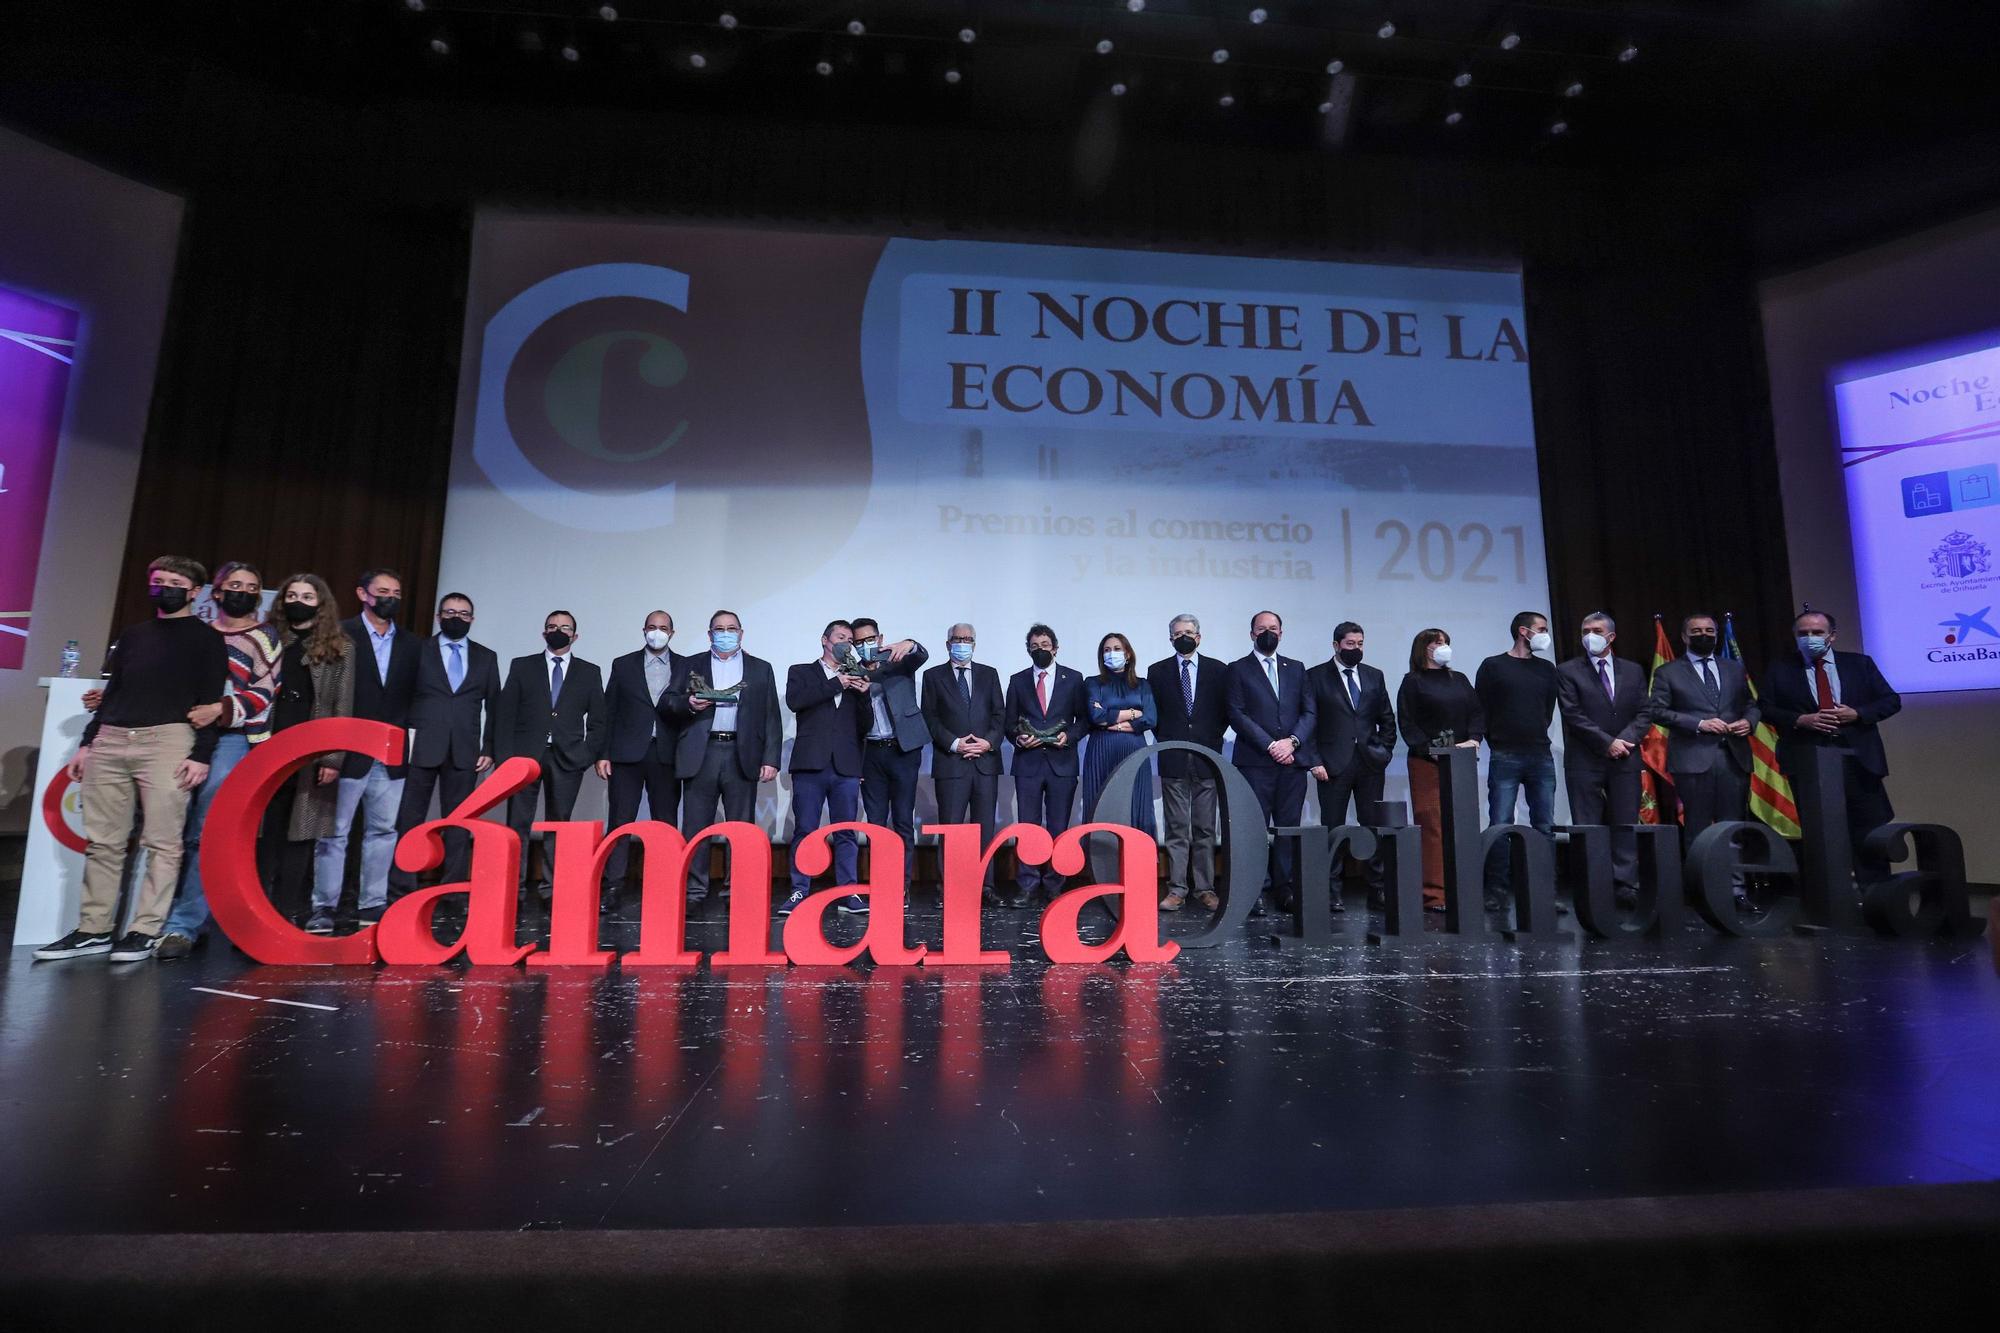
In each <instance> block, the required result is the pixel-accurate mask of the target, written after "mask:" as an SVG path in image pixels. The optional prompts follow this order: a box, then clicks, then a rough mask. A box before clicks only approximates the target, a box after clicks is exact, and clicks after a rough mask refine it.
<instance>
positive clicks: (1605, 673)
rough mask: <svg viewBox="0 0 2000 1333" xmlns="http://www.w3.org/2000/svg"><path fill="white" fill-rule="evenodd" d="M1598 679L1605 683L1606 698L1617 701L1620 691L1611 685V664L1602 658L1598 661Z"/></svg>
mask: <svg viewBox="0 0 2000 1333" xmlns="http://www.w3.org/2000/svg"><path fill="white" fill-rule="evenodd" d="M1597 678H1598V679H1599V680H1601V681H1603V682H1604V697H1605V698H1607V699H1616V698H1617V697H1618V691H1617V690H1616V689H1615V688H1613V686H1612V684H1611V664H1610V663H1609V662H1607V661H1605V660H1604V659H1603V658H1601V657H1600V658H1598V659H1597Z"/></svg>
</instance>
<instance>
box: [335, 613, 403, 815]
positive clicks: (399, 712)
mask: <svg viewBox="0 0 2000 1333" xmlns="http://www.w3.org/2000/svg"><path fill="white" fill-rule="evenodd" d="M340 627H341V628H342V629H344V630H346V631H347V637H348V638H349V639H351V640H352V641H353V643H354V651H355V653H356V657H355V659H354V716H356V717H365V718H369V719H371V720H372V721H376V722H387V723H388V724H389V725H390V726H392V727H407V726H409V725H410V699H411V696H413V695H414V694H415V693H416V690H417V645H418V643H419V642H421V640H419V639H418V638H417V636H416V635H414V634H411V633H410V632H409V631H407V630H405V629H404V628H403V627H402V626H400V625H398V626H397V627H396V634H395V637H394V638H392V639H390V640H389V676H388V679H387V680H384V679H383V678H382V674H381V672H379V671H377V670H376V669H375V643H374V640H373V639H372V638H370V637H369V634H368V627H367V625H366V624H365V623H364V622H363V620H362V618H361V617H360V616H351V617H349V618H348V619H346V620H343V621H341V622H340ZM374 762H375V761H374V760H372V759H370V758H369V757H368V756H367V755H364V754H350V755H348V756H347V758H346V760H345V761H344V762H343V763H342V765H341V769H340V775H341V776H342V777H344V778H365V777H367V776H368V769H369V766H370V765H371V764H373V763H374ZM404 772H405V769H404V768H403V767H402V766H400V765H399V766H397V767H394V768H391V769H390V770H389V776H390V777H392V778H400V777H402V776H403V774H404Z"/></svg>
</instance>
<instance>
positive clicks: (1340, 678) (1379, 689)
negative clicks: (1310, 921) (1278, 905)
mask: <svg viewBox="0 0 2000 1333" xmlns="http://www.w3.org/2000/svg"><path fill="white" fill-rule="evenodd" d="M1367 643H1368V639H1367V635H1366V633H1365V632H1364V631H1363V630H1362V628H1361V626H1359V625H1357V624H1355V623H1354V622H1353V621H1351V620H1343V621H1341V622H1340V623H1339V624H1338V625H1335V626H1334V627H1333V659H1332V660H1331V661H1327V662H1322V663H1320V664H1319V665H1318V666H1316V667H1314V668H1313V669H1312V670H1310V671H1308V672H1306V688H1307V689H1308V690H1309V691H1310V692H1311V693H1312V697H1313V715H1314V716H1315V717H1316V718H1317V719H1318V723H1317V725H1316V726H1314V728H1313V733H1312V735H1310V736H1308V737H1306V748H1307V749H1308V750H1310V751H1311V754H1310V755H1309V756H1308V757H1307V760H1306V762H1307V763H1308V764H1309V765H1310V771H1311V773H1312V775H1313V777H1314V779H1316V780H1317V781H1318V783H1319V822H1320V823H1321V824H1324V825H1326V826H1327V827H1328V828H1333V827H1336V826H1338V825H1340V824H1344V823H1346V822H1347V811H1348V807H1349V805H1350V804H1351V805H1352V806H1353V808H1354V822H1355V823H1357V824H1373V823H1374V822H1375V820H1376V811H1375V807H1376V805H1377V804H1378V803H1379V802H1380V801H1381V799H1382V789H1383V786H1384V782H1383V778H1382V773H1383V770H1385V769H1387V768H1388V767H1389V760H1390V758H1391V757H1392V756H1393V755H1394V753H1395V750H1396V710H1395V708H1394V707H1393V706H1392V705H1391V704H1390V702H1389V682H1388V680H1387V678H1386V677H1384V676H1383V675H1382V673H1381V672H1380V671H1378V670H1377V669H1376V668H1374V667H1372V666H1369V665H1368V664H1367V663H1365V662H1363V661H1362V660H1361V655H1362V652H1363V651H1364V649H1365V648H1366V646H1367ZM1342 875H1343V868H1342V866H1340V865H1336V866H1335V867H1334V870H1333V886H1334V892H1333V910H1334V911H1336V912H1338V911H1342V910H1344V909H1345V904H1344V903H1342V902H1341V895H1340V882H1341V878H1342ZM1367 878H1368V902H1369V905H1370V906H1372V907H1380V906H1381V905H1382V861H1381V858H1380V857H1375V858H1371V859H1370V860H1369V862H1368V870H1367ZM1307 888H1308V889H1309V890H1311V891H1314V892H1317V891H1318V888H1319V886H1318V885H1308V886H1307Z"/></svg>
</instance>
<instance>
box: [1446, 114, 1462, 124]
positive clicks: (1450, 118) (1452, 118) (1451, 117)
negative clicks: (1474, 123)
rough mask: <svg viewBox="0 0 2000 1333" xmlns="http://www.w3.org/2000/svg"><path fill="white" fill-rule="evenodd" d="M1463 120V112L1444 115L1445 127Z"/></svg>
mask: <svg viewBox="0 0 2000 1333" xmlns="http://www.w3.org/2000/svg"><path fill="white" fill-rule="evenodd" d="M1464 119H1465V113H1464V112H1463V111H1448V112H1446V113H1445V118H1444V123H1445V124H1447V125H1456V124H1458V122H1459V121H1461V120H1464Z"/></svg>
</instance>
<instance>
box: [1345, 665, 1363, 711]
mask: <svg viewBox="0 0 2000 1333" xmlns="http://www.w3.org/2000/svg"><path fill="white" fill-rule="evenodd" d="M1343 671H1344V672H1345V673H1346V676H1347V702H1348V704H1349V705H1350V706H1352V707H1353V709H1354V711H1355V712H1357V713H1358V712H1360V711H1361V687H1360V686H1359V685H1357V684H1355V683H1354V668H1353V667H1345V668H1343Z"/></svg>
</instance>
